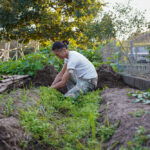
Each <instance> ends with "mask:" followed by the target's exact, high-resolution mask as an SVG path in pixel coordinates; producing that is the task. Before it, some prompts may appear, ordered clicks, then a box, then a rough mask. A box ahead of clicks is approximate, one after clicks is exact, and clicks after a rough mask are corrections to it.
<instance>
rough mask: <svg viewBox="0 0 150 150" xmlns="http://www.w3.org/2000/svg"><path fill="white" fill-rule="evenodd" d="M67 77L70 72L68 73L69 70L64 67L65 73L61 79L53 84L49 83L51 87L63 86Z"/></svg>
mask: <svg viewBox="0 0 150 150" xmlns="http://www.w3.org/2000/svg"><path fill="white" fill-rule="evenodd" d="M69 78H70V73H69V70H68V69H66V71H65V73H64V75H63V77H62V80H61V81H59V82H57V83H55V84H53V85H51V88H54V89H58V88H61V87H63V86H65V84H66V82H67V80H68V79H69Z"/></svg>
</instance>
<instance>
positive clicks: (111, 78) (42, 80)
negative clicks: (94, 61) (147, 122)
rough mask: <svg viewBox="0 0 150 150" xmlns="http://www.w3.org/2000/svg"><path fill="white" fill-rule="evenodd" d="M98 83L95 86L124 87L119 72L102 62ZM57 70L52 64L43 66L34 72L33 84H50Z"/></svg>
mask: <svg viewBox="0 0 150 150" xmlns="http://www.w3.org/2000/svg"><path fill="white" fill-rule="evenodd" d="M97 73H98V84H97V88H100V89H103V88H104V87H106V86H107V87H110V88H113V87H125V86H126V85H125V83H124V82H123V79H122V77H121V76H120V74H118V73H116V72H115V71H114V70H113V68H112V67H111V66H109V65H107V64H103V65H101V66H99V67H98V69H97ZM57 74H58V71H57V70H56V69H55V68H54V66H53V65H48V66H45V67H44V69H42V70H39V71H37V72H36V75H35V77H34V79H33V84H34V85H35V86H50V85H51V84H52V82H53V81H54V79H55V77H56V75H57ZM59 91H60V92H62V93H66V91H67V89H66V87H64V88H61V89H59Z"/></svg>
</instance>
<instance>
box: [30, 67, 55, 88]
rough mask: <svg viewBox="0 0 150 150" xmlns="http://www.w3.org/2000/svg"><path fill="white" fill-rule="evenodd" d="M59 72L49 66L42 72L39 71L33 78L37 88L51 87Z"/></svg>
mask: <svg viewBox="0 0 150 150" xmlns="http://www.w3.org/2000/svg"><path fill="white" fill-rule="evenodd" d="M57 74H58V71H57V70H56V69H55V68H54V66H53V65H47V66H45V67H44V68H43V69H42V70H38V71H37V72H36V74H35V76H34V78H33V84H34V85H35V86H50V85H51V84H52V82H53V81H54V79H55V77H56V75H57Z"/></svg>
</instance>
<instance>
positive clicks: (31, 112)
mask: <svg viewBox="0 0 150 150" xmlns="http://www.w3.org/2000/svg"><path fill="white" fill-rule="evenodd" d="M99 94H100V91H94V92H90V93H88V94H87V95H83V96H81V97H79V98H78V99H71V98H65V97H64V96H63V95H62V94H61V93H59V92H58V91H56V90H54V89H51V88H47V87H41V88H40V93H39V97H40V98H39V100H38V102H37V105H36V106H31V107H28V109H21V114H20V122H21V124H22V126H24V127H25V129H26V131H29V132H30V133H31V134H32V137H33V139H34V140H37V141H38V142H39V143H40V144H41V145H44V144H46V145H49V146H51V147H53V148H55V149H58V150H59V149H64V150H76V149H79V147H80V149H86V147H89V146H90V147H92V148H95V147H96V146H97V142H96V127H95V125H96V123H95V122H96V119H97V117H98V116H99V113H98V109H99V102H100V99H101V97H100V96H99ZM83 139H86V140H84V141H86V142H82V141H83ZM88 141H89V142H88ZM91 141H92V142H91ZM94 146H95V147H94ZM41 148H42V147H41Z"/></svg>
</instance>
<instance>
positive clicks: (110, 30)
mask: <svg viewBox="0 0 150 150" xmlns="http://www.w3.org/2000/svg"><path fill="white" fill-rule="evenodd" d="M100 18H101V19H100ZM99 19H100V20H95V21H94V22H89V23H88V24H87V26H86V29H85V32H84V33H83V34H84V37H85V38H86V39H87V43H88V44H89V47H90V45H91V46H92V43H94V45H95V44H99V43H103V42H104V41H110V39H112V38H115V37H116V30H115V26H114V24H113V22H112V18H111V16H110V15H108V14H104V15H103V16H102V17H99ZM93 41H94V42H93Z"/></svg>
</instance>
